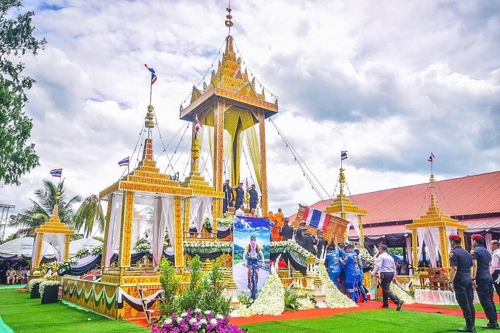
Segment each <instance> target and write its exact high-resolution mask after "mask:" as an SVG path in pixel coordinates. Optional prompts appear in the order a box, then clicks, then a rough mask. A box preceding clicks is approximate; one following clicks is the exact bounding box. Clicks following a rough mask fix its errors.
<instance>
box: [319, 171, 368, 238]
mask: <svg viewBox="0 0 500 333" xmlns="http://www.w3.org/2000/svg"><path fill="white" fill-rule="evenodd" d="M344 171H345V169H344V168H342V167H341V168H340V174H339V183H340V193H339V195H338V196H337V197H336V198H335V199H334V200H333V201H332V202H331V203H330V205H329V206H328V207H326V208H325V213H327V214H332V215H335V216H340V218H342V219H343V220H347V221H348V222H350V223H351V224H352V225H353V226H354V229H355V230H356V229H357V226H359V242H360V243H361V245H363V244H364V239H365V234H364V232H363V216H366V215H368V212H367V211H366V210H364V209H360V208H359V207H358V206H356V205H355V204H354V203H353V202H352V201H351V199H349V198H348V197H347V196H346V195H345V194H344V186H345V184H346V179H345V175H344ZM356 232H358V230H356ZM348 233H349V230H348V229H347V227H346V230H345V234H343V235H342V236H340V237H339V238H337V239H338V240H339V241H344V240H345V241H347V240H348V239H349V238H348V236H349V235H348Z"/></svg>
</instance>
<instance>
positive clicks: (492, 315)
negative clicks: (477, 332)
mask: <svg viewBox="0 0 500 333" xmlns="http://www.w3.org/2000/svg"><path fill="white" fill-rule="evenodd" d="M471 243H472V246H473V247H474V249H473V250H472V251H471V253H472V286H473V287H475V289H476V291H477V297H478V298H479V302H480V303H481V306H482V307H483V310H484V314H485V315H486V318H488V321H489V322H488V323H487V324H486V325H483V326H481V327H482V328H491V329H500V326H498V321H497V310H496V308H495V303H494V302H493V279H492V278H491V275H490V262H491V254H490V253H489V252H488V250H486V248H485V247H484V237H483V236H482V235H479V234H474V235H472V242H471Z"/></svg>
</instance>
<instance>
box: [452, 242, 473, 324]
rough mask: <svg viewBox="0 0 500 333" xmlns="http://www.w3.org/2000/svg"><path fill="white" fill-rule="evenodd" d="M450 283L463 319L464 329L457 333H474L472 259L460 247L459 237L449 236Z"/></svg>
mask: <svg viewBox="0 0 500 333" xmlns="http://www.w3.org/2000/svg"><path fill="white" fill-rule="evenodd" d="M449 239H450V245H451V248H452V250H451V252H450V281H451V286H452V288H453V289H454V290H455V298H456V299H457V302H458V305H460V308H461V309H462V312H463V314H464V318H465V327H461V328H459V329H457V331H458V332H474V333H475V332H476V327H475V322H476V309H475V308H474V290H473V289H472V278H471V275H470V268H471V266H472V257H471V255H470V253H469V252H467V251H465V250H464V249H463V248H462V246H460V244H461V241H462V239H461V238H460V236H459V235H450V236H449Z"/></svg>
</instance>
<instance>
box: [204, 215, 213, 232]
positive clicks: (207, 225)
mask: <svg viewBox="0 0 500 333" xmlns="http://www.w3.org/2000/svg"><path fill="white" fill-rule="evenodd" d="M203 228H205V229H207V230H210V229H212V223H210V219H209V218H208V217H205V220H203Z"/></svg>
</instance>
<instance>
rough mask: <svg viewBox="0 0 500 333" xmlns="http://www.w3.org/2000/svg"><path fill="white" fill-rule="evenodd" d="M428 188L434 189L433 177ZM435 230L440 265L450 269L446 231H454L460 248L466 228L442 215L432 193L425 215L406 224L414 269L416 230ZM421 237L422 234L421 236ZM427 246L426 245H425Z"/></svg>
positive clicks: (416, 248)
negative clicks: (409, 234)
mask: <svg viewBox="0 0 500 333" xmlns="http://www.w3.org/2000/svg"><path fill="white" fill-rule="evenodd" d="M429 187H430V188H433V187H434V175H431V178H430V186H429ZM428 228H437V229H438V231H439V252H440V253H441V263H442V267H445V268H449V267H450V259H449V257H448V253H449V252H450V248H449V241H448V236H447V235H448V233H447V229H448V230H449V229H455V230H457V232H458V235H459V236H460V237H461V239H462V247H463V246H464V230H466V229H467V228H468V227H467V226H466V225H465V224H462V223H460V222H458V220H456V219H452V218H451V217H450V216H449V215H446V214H444V213H443V212H441V210H440V209H439V207H438V204H437V198H436V194H434V193H432V194H431V197H430V205H429V209H428V210H427V213H425V215H423V216H420V218H419V219H417V220H414V221H413V223H411V224H407V225H406V229H410V230H411V231H412V251H413V263H415V264H414V265H415V267H416V266H417V264H416V263H418V236H419V233H418V230H419V229H428ZM421 236H422V234H421ZM427 245H428V244H427Z"/></svg>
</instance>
